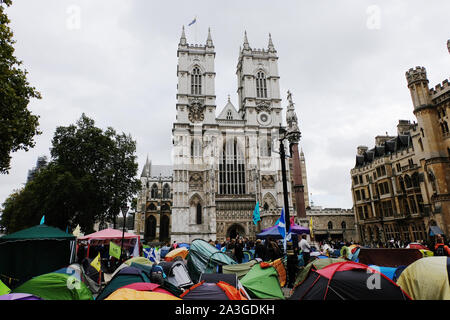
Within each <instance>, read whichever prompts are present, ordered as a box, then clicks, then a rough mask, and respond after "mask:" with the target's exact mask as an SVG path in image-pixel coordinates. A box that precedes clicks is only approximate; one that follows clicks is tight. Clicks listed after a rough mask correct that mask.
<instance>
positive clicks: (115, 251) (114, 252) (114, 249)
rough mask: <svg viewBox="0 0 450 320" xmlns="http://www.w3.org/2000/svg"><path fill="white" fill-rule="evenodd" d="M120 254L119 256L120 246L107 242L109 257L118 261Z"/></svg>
mask: <svg viewBox="0 0 450 320" xmlns="http://www.w3.org/2000/svg"><path fill="white" fill-rule="evenodd" d="M120 254H121V248H120V246H118V245H117V244H115V243H114V242H112V241H110V242H109V255H110V256H111V257H114V258H116V259H120Z"/></svg>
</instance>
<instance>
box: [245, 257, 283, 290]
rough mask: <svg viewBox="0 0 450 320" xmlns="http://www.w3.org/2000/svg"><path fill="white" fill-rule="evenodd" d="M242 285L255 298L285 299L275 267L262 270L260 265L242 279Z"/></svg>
mask: <svg viewBox="0 0 450 320" xmlns="http://www.w3.org/2000/svg"><path fill="white" fill-rule="evenodd" d="M241 283H242V285H243V286H244V288H245V290H247V292H248V293H249V294H250V296H251V297H253V298H259V299H285V298H284V295H283V291H281V287H280V283H279V281H278V273H277V270H276V269H275V268H274V267H267V268H261V266H260V264H259V263H258V264H256V265H254V266H253V268H252V269H251V270H250V271H249V272H248V273H247V274H246V275H245V276H244V277H243V278H242V279H241Z"/></svg>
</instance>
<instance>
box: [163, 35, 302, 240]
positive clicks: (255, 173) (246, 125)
mask: <svg viewBox="0 0 450 320" xmlns="http://www.w3.org/2000/svg"><path fill="white" fill-rule="evenodd" d="M177 56H178V66H177V76H178V86H177V104H176V109H177V116H176V121H175V122H174V124H173V130H172V133H173V143H174V146H173V156H174V158H173V207H172V216H171V217H172V219H171V240H175V241H178V242H190V241H192V240H193V239H195V238H203V239H206V240H209V239H212V240H215V239H219V240H223V239H225V238H227V237H233V236H236V235H237V234H239V235H242V236H247V237H254V236H255V234H256V232H258V231H259V230H260V229H262V228H265V227H268V226H271V225H273V222H274V221H276V220H277V219H278V217H279V215H280V212H281V208H282V207H283V188H282V177H281V163H280V157H279V153H277V150H278V149H277V148H278V144H279V142H278V140H277V138H278V134H279V129H280V127H281V126H282V123H283V120H282V118H283V117H282V112H283V107H282V103H281V102H282V99H281V96H280V83H279V82H280V76H279V74H278V56H277V51H276V50H275V47H274V45H273V42H272V39H271V37H270V35H269V43H268V47H267V49H254V48H251V47H250V44H249V41H248V38H247V33H245V36H244V42H243V46H242V47H241V49H240V51H239V57H238V63H237V69H236V74H237V80H238V81H237V82H238V85H237V101H238V102H237V105H236V107H235V105H234V104H233V103H232V102H231V100H232V99H231V97H230V96H229V97H228V101H227V102H226V103H225V105H224V106H223V107H222V108H220V109H219V108H217V104H216V93H215V78H216V72H215V66H214V64H215V56H216V52H215V47H214V44H213V41H212V37H211V33H210V32H209V31H208V37H207V40H206V44H204V45H194V44H188V42H187V39H186V35H185V32H184V28H183V32H182V35H181V38H180V42H179V44H178V52H177ZM217 109H219V110H217ZM286 163H287V164H286V166H287V168H288V172H287V178H288V179H289V177H291V175H290V168H289V160H288V161H286ZM303 163H304V162H303ZM302 171H304V172H305V171H306V170H302ZM304 185H306V181H304ZM291 189H292V186H291V184H289V186H288V192H289V199H290V200H289V201H290V208H291V216H292V215H295V213H294V208H293V202H292V193H291ZM256 203H259V204H260V208H261V218H262V221H261V222H260V223H259V224H258V225H255V224H254V223H253V222H252V215H253V210H254V208H255V205H256Z"/></svg>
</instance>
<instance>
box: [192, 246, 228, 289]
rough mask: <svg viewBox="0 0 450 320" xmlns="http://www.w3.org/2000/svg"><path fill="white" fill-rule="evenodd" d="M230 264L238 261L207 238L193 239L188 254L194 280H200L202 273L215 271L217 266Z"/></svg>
mask: <svg viewBox="0 0 450 320" xmlns="http://www.w3.org/2000/svg"><path fill="white" fill-rule="evenodd" d="M230 264H236V262H235V261H234V260H233V259H231V258H230V257H229V256H227V255H226V254H225V253H223V252H221V251H219V250H218V249H217V248H215V247H213V246H212V245H210V244H209V243H208V242H206V241H205V240H201V239H197V240H194V241H192V243H191V247H190V249H189V254H188V255H187V269H188V272H189V275H190V277H191V279H192V280H193V281H194V282H198V280H199V279H200V275H201V274H202V273H213V272H215V271H216V267H217V266H223V265H230Z"/></svg>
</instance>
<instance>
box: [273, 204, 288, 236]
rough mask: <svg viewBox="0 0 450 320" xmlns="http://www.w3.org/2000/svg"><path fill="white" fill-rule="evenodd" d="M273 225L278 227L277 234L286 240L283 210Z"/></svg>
mask: <svg viewBox="0 0 450 320" xmlns="http://www.w3.org/2000/svg"><path fill="white" fill-rule="evenodd" d="M275 225H276V226H278V232H279V233H280V234H281V236H282V237H283V239H284V238H286V221H285V218H284V208H282V209H281V217H280V218H279V219H278V220H277V222H276V223H275Z"/></svg>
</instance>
